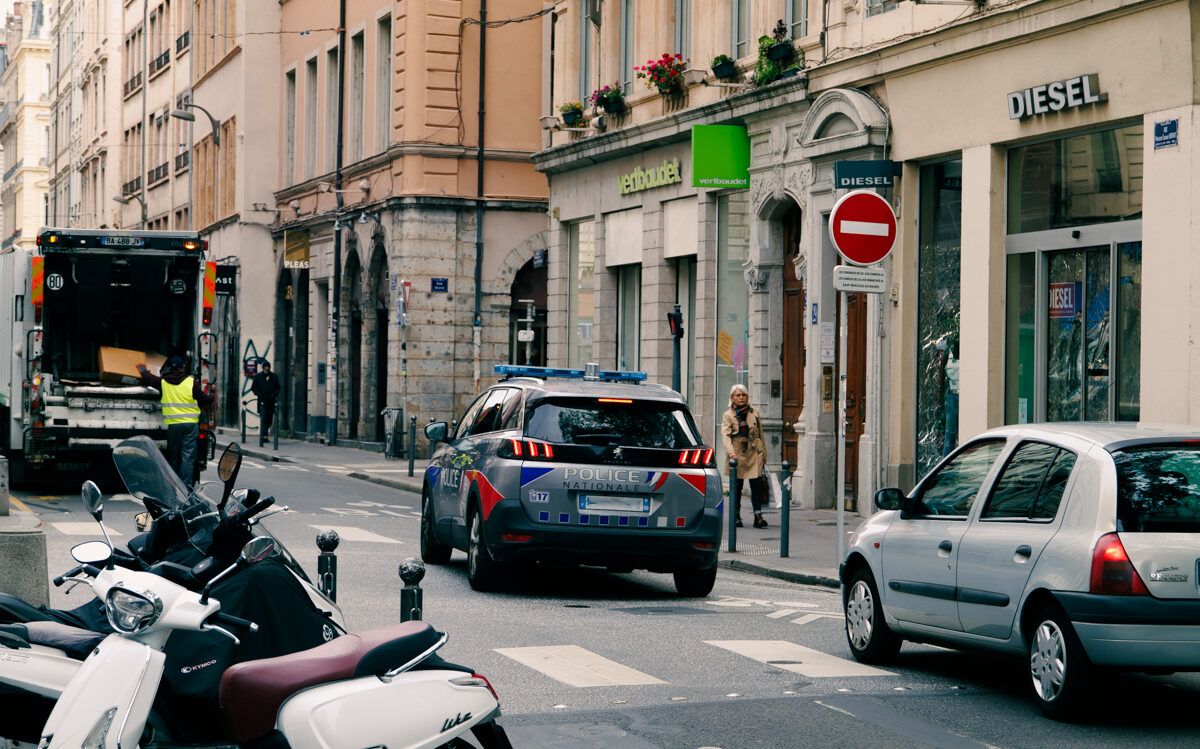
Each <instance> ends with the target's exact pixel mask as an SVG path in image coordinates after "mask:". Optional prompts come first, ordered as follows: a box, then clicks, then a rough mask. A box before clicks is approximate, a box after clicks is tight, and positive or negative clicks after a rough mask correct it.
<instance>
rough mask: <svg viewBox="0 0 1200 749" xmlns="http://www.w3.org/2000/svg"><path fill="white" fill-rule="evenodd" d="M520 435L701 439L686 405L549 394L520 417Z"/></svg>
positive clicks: (659, 441) (660, 443)
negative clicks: (522, 422)
mask: <svg viewBox="0 0 1200 749" xmlns="http://www.w3.org/2000/svg"><path fill="white" fill-rule="evenodd" d="M525 436H527V437H531V438H533V439H539V440H544V441H546V442H554V443H560V444H570V445H601V446H608V445H620V446H621V447H656V448H665V449H671V448H685V447H698V446H699V445H700V444H701V442H700V439H699V432H698V431H697V429H696V424H695V422H694V421H693V420H692V415H691V414H690V413H689V412H688V410H687V408H686V407H684V406H682V405H679V404H676V403H660V402H655V401H635V400H632V399H626V398H602V397H596V398H554V399H550V400H544V401H541V402H540V403H538V404H537V405H536V406H535V407H534V408H533V410H532V411H530V412H529V413H528V414H526V416H525Z"/></svg>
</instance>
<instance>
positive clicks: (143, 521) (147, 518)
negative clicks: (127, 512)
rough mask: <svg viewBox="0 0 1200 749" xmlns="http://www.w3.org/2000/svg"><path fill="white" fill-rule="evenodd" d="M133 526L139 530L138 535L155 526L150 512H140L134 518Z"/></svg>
mask: <svg viewBox="0 0 1200 749" xmlns="http://www.w3.org/2000/svg"><path fill="white" fill-rule="evenodd" d="M133 525H134V527H136V528H137V529H138V533H145V532H146V531H148V530H150V527H151V526H153V525H154V518H153V517H152V516H151V515H150V513H148V512H139V513H138V514H136V515H134V516H133Z"/></svg>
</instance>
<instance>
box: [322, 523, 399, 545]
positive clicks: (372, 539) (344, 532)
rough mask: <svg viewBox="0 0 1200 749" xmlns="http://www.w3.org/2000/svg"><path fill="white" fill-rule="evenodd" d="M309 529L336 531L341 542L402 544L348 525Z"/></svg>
mask: <svg viewBox="0 0 1200 749" xmlns="http://www.w3.org/2000/svg"><path fill="white" fill-rule="evenodd" d="M308 527H309V528H316V529H317V530H319V531H337V534H338V536H339V537H340V538H341V539H342V540H343V541H366V542H368V543H375V544H403V543H404V542H403V541H397V540H396V539H394V538H388V537H387V536H381V535H379V534H378V533H372V532H371V531H364V530H363V529H362V528H354V527H352V526H349V525H310V526H308Z"/></svg>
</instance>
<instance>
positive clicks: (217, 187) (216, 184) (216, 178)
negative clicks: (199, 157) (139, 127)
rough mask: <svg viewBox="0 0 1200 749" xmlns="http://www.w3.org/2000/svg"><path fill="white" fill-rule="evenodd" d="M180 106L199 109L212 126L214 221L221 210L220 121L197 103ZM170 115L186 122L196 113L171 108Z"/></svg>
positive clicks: (194, 116) (193, 118)
mask: <svg viewBox="0 0 1200 749" xmlns="http://www.w3.org/2000/svg"><path fill="white" fill-rule="evenodd" d="M181 106H184V107H187V108H188V109H199V110H200V111H201V112H203V113H204V114H205V116H207V117H208V124H209V127H211V128H212V142H213V147H214V148H215V149H216V150H215V151H214V153H215V154H216V164H215V168H214V170H213V222H216V220H217V218H218V215H217V214H218V212H219V211H220V210H221V200H220V199H221V157H220V154H221V121H220V120H218V119H217V118H216V117H213V115H212V112H209V111H208V110H207V109H205V108H204V107H202V106H200V105H199V104H195V103H193V102H190V101H189V102H184V103H183V104H182V105H181ZM171 116H172V117H174V118H175V119H178V120H185V121H187V122H195V121H196V115H194V114H192V113H191V112H189V111H188V110H187V109H173V110H171ZM193 199H195V196H193Z"/></svg>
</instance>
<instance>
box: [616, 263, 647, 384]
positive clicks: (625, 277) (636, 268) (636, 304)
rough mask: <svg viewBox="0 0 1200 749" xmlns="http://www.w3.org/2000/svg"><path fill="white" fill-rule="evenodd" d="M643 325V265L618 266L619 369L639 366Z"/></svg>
mask: <svg viewBox="0 0 1200 749" xmlns="http://www.w3.org/2000/svg"><path fill="white" fill-rule="evenodd" d="M641 326H642V266H640V265H622V266H621V267H619V268H617V369H624V370H629V371H634V370H636V369H637V368H638V361H639V357H638V349H639V346H640V343H641V335H640V333H641Z"/></svg>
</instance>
